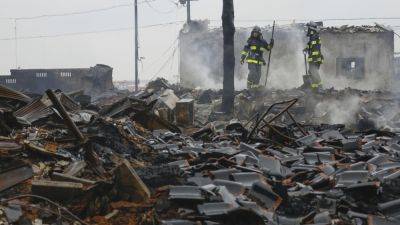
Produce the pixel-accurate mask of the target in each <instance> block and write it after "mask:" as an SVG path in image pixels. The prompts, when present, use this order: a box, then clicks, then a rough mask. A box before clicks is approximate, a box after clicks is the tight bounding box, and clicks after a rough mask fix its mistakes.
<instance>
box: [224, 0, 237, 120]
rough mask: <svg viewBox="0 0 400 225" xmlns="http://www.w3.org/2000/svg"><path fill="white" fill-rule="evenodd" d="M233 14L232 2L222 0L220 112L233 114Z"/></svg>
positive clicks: (231, 0) (230, 0)
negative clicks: (222, 41)
mask: <svg viewBox="0 0 400 225" xmlns="http://www.w3.org/2000/svg"><path fill="white" fill-rule="evenodd" d="M234 18H235V12H234V7H233V0H223V10H222V32H223V34H224V60H223V63H224V80H223V90H222V111H224V112H225V113H227V114H230V113H233V109H234V101H235V79H234V76H235V49H234V38H235V24H234Z"/></svg>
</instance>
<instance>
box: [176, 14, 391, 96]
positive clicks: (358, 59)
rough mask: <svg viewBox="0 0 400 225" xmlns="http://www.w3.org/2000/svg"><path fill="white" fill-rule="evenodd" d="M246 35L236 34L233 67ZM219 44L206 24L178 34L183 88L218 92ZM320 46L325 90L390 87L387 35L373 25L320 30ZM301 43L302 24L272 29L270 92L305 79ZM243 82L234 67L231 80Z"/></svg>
mask: <svg viewBox="0 0 400 225" xmlns="http://www.w3.org/2000/svg"><path fill="white" fill-rule="evenodd" d="M262 30H263V36H264V38H265V39H266V40H269V38H270V37H271V30H272V29H271V27H264V28H262ZM250 31H251V28H238V29H237V30H236V34H235V55H236V56H237V62H238V61H239V56H240V51H241V50H242V48H243V45H244V44H245V43H246V40H247V38H248V37H249V35H250ZM222 40H223V35H222V29H221V28H216V29H209V27H208V24H207V22H202V21H200V22H199V21H197V22H195V23H194V24H193V25H191V27H190V29H188V28H187V29H183V30H182V32H181V33H180V37H179V41H180V65H179V68H180V76H181V83H182V84H183V85H185V86H190V87H195V86H202V87H210V86H211V87H216V88H220V86H219V85H220V84H222V74H223V73H222V65H223V64H222V58H223V57H222V54H223V49H222V44H221V43H222ZM321 40H322V53H323V55H324V56H325V62H324V64H323V65H322V67H321V75H322V78H323V80H324V86H325V87H335V88H345V87H353V88H358V89H382V90H383V89H387V88H388V87H389V86H390V84H391V82H392V79H393V76H394V33H393V31H392V30H390V29H388V28H385V27H382V26H379V25H376V26H342V27H324V28H322V30H321ZM306 43H307V39H306V35H305V25H304V24H291V25H285V26H278V27H277V28H276V32H275V47H274V49H273V52H272V61H271V68H270V74H271V75H270V78H269V80H270V81H269V82H270V83H269V84H270V86H271V87H274V88H279V89H288V88H293V87H298V86H300V85H301V84H302V82H303V81H302V75H304V74H305V65H304V57H303V53H302V50H303V49H304V47H305V45H306ZM264 70H265V68H264ZM263 73H264V74H265V71H264V72H263ZM246 77H247V67H246V66H242V65H240V64H239V63H237V64H236V66H235V78H236V79H237V80H243V79H245V78H246ZM263 79H265V76H263V77H262V80H263ZM245 83H246V82H244V81H243V82H236V86H237V87H238V88H244V86H245ZM262 83H263V81H262Z"/></svg>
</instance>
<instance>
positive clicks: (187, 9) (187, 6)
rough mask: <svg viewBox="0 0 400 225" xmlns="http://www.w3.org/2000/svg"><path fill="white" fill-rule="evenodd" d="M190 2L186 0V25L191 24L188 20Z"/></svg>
mask: <svg viewBox="0 0 400 225" xmlns="http://www.w3.org/2000/svg"><path fill="white" fill-rule="evenodd" d="M190 1H191V0H186V14H187V19H186V23H187V24H188V25H189V24H190V22H191V19H190Z"/></svg>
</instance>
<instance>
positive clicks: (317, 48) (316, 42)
mask: <svg viewBox="0 0 400 225" xmlns="http://www.w3.org/2000/svg"><path fill="white" fill-rule="evenodd" d="M307 28H308V29H307V37H308V38H309V40H308V43H307V46H306V48H305V49H304V50H303V51H304V54H308V58H307V61H308V67H309V69H308V73H309V75H310V76H311V89H313V90H318V89H320V88H322V81H321V76H320V75H319V68H320V67H321V64H322V63H323V62H324V56H323V55H322V53H321V38H320V36H319V28H318V24H317V23H315V22H310V23H308V24H307Z"/></svg>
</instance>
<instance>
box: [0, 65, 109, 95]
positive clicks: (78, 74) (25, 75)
mask: <svg viewBox="0 0 400 225" xmlns="http://www.w3.org/2000/svg"><path fill="white" fill-rule="evenodd" d="M112 71H113V69H112V68H111V67H109V66H107V65H100V64H99V65H96V66H94V67H90V68H74V69H68V68H65V69H15V70H11V71H10V72H11V75H7V76H0V84H3V85H5V86H7V87H10V88H13V89H16V90H20V91H24V92H31V93H38V94H42V93H44V92H45V91H46V90H47V89H49V88H50V89H60V90H62V91H65V92H69V91H77V90H84V91H85V93H86V94H90V95H96V94H100V93H103V92H105V91H108V90H112V89H113V88H114V86H113V82H112Z"/></svg>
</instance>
